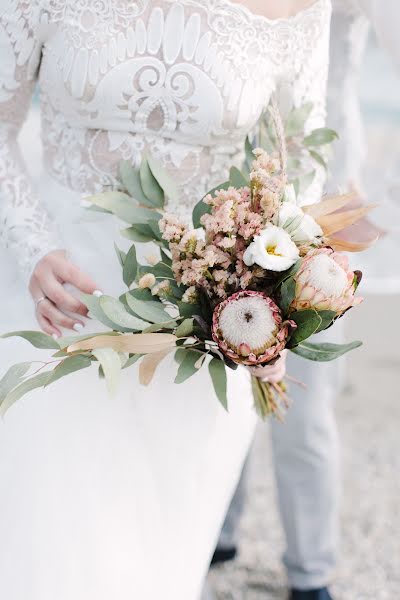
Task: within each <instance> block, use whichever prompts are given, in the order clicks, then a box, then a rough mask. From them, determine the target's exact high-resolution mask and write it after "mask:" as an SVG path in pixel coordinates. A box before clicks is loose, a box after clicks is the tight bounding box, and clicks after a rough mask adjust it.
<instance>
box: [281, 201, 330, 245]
mask: <svg viewBox="0 0 400 600" xmlns="http://www.w3.org/2000/svg"><path fill="white" fill-rule="evenodd" d="M275 223H276V225H278V226H279V227H282V228H283V229H284V230H285V231H286V232H287V233H288V234H289V235H290V237H291V239H292V240H293V241H294V242H296V243H298V244H305V243H307V242H313V241H314V240H315V239H316V238H320V237H322V236H323V235H324V232H323V231H322V229H321V227H320V226H319V225H318V223H317V222H316V221H315V219H313V217H311V216H310V215H306V214H305V213H304V211H303V210H302V209H301V208H300V206H297V205H296V204H294V203H293V202H284V203H283V204H282V205H281V207H280V209H279V212H278V214H277V216H276V218H275Z"/></svg>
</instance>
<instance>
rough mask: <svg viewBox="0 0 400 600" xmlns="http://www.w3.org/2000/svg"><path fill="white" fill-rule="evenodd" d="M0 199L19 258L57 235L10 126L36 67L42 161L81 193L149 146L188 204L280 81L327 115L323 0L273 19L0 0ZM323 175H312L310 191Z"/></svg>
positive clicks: (160, 6) (326, 9) (204, 8)
mask: <svg viewBox="0 0 400 600" xmlns="http://www.w3.org/2000/svg"><path fill="white" fill-rule="evenodd" d="M1 2H2V5H4V4H5V7H4V8H3V9H2V12H1V14H0V139H1V141H0V144H1V146H0V210H1V213H0V215H1V221H0V223H1V225H0V226H1V228H2V231H3V237H4V238H5V240H6V243H7V244H8V245H10V246H12V247H13V248H15V250H16V252H17V255H18V259H19V261H20V263H21V265H22V267H23V268H25V269H29V268H30V266H31V264H32V263H33V262H35V261H36V260H37V259H38V257H39V256H41V255H43V254H45V253H47V252H48V251H50V250H51V249H54V248H55V247H60V244H62V242H61V241H60V240H59V239H58V238H57V236H56V234H55V233H54V232H53V231H52V226H51V223H50V222H49V219H48V217H47V215H46V212H45V210H44V208H43V207H42V206H41V204H40V201H39V199H37V198H36V197H35V194H34V191H33V190H32V187H31V184H30V182H29V180H28V177H27V175H26V172H25V169H24V166H23V164H22V162H21V158H20V155H19V151H18V145H17V142H16V137H17V133H18V130H19V128H20V126H21V123H22V122H23V120H24V118H25V115H26V112H27V110H28V106H29V103H30V97H31V93H32V90H33V87H34V84H35V80H36V79H37V78H38V80H39V84H40V105H41V114H42V140H43V145H44V154H45V164H46V168H47V170H48V171H49V172H50V173H51V174H52V175H53V176H54V177H55V178H56V179H57V180H58V181H59V182H61V183H62V184H64V185H65V186H67V187H69V188H72V189H74V190H77V191H79V192H81V193H93V192H95V191H101V190H103V189H104V188H105V187H114V186H116V185H117V183H118V182H117V167H118V164H119V162H120V161H121V159H125V160H129V161H131V162H132V163H133V164H136V165H138V164H139V163H140V160H141V156H142V155H143V153H152V154H154V155H155V156H157V157H158V158H159V159H161V160H162V162H163V163H164V164H165V165H166V167H167V168H168V169H169V170H170V172H171V173H172V175H173V176H174V177H175V179H176V181H177V183H178V185H179V186H180V190H181V195H180V202H179V206H170V207H169V208H170V210H172V211H176V212H180V213H181V214H182V213H184V212H188V211H189V210H190V209H191V207H192V206H193V204H194V203H195V202H196V201H197V200H198V198H199V197H201V195H202V193H203V192H204V191H206V190H207V189H209V188H211V187H212V186H213V185H216V184H218V183H220V182H221V181H223V180H224V179H225V178H226V176H227V171H228V169H229V167H230V166H232V164H236V165H237V166H240V164H241V162H242V159H243V154H242V149H243V145H244V139H245V136H246V135H247V133H248V132H249V131H250V130H252V129H253V128H254V126H255V124H256V123H257V121H258V119H259V117H260V115H261V113H262V111H263V109H265V107H266V105H267V103H268V101H269V98H270V95H271V93H272V92H273V90H274V89H275V88H276V87H277V85H278V84H280V83H282V82H284V83H285V84H286V85H287V86H289V87H290V90H291V95H292V100H293V102H294V104H295V105H300V104H301V103H302V102H304V101H305V100H307V101H311V102H313V103H314V109H313V112H312V114H311V116H310V118H309V121H308V123H307V127H308V128H314V127H319V126H322V125H323V124H324V119H325V84H326V77H327V65H328V42H329V19H330V0H317V1H316V2H315V3H314V4H313V5H312V6H311V7H310V8H308V9H306V10H305V11H303V12H301V13H300V14H298V15H297V16H295V17H292V18H289V19H280V20H274V21H272V20H268V19H267V18H265V17H263V16H259V15H255V14H253V13H251V12H250V11H249V10H248V9H247V8H245V7H244V6H243V5H240V4H239V3H236V2H233V1H231V0H181V1H173V0H157V1H151V0H140V1H137V2H133V1H132V0H111V1H106V0H42V1H40V0H1ZM320 183H321V177H319V179H317V181H316V185H315V186H314V192H313V193H314V194H315V196H317V195H318V193H319V192H320V188H319V189H318V186H320Z"/></svg>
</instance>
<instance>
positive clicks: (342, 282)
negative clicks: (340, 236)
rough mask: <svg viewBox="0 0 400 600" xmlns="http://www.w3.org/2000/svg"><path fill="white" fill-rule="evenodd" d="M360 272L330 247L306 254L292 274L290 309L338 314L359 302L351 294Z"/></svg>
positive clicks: (355, 286) (359, 299) (353, 293)
mask: <svg viewBox="0 0 400 600" xmlns="http://www.w3.org/2000/svg"><path fill="white" fill-rule="evenodd" d="M360 276H361V274H360V273H359V272H357V273H354V272H353V271H352V270H351V269H350V268H349V261H348V258H347V256H345V255H344V254H340V253H339V252H334V251H333V250H332V249H331V248H321V249H319V250H315V251H314V252H312V253H311V254H309V255H308V256H307V257H306V258H305V259H304V260H303V262H302V264H301V267H300V269H299V271H298V272H297V273H296V275H295V280H296V292H295V298H294V300H293V302H292V305H291V308H292V309H293V310H305V309H309V308H315V309H316V310H332V311H335V312H336V313H337V314H338V315H340V314H342V313H343V312H344V311H346V310H347V309H348V308H350V307H351V306H355V305H357V304H360V303H361V302H362V298H356V297H355V291H356V289H357V286H358V284H359V282H360Z"/></svg>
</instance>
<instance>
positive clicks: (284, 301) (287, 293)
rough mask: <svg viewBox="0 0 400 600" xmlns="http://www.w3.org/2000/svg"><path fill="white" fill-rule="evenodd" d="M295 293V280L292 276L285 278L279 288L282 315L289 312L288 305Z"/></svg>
mask: <svg viewBox="0 0 400 600" xmlns="http://www.w3.org/2000/svg"><path fill="white" fill-rule="evenodd" d="M295 293H296V282H295V280H294V279H293V277H289V278H288V279H286V280H285V281H284V282H283V283H282V285H281V290H280V304H279V306H280V309H281V311H282V312H283V314H284V315H287V314H288V312H289V307H290V305H291V303H292V301H293V298H294V296H295Z"/></svg>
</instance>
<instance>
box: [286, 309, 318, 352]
mask: <svg viewBox="0 0 400 600" xmlns="http://www.w3.org/2000/svg"><path fill="white" fill-rule="evenodd" d="M290 318H291V319H292V321H294V322H295V323H296V325H297V329H295V330H294V332H293V333H292V335H291V338H290V340H289V343H288V345H287V347H288V348H294V347H295V346H298V345H299V344H300V343H301V342H303V341H304V340H307V339H308V338H309V337H311V336H312V335H313V334H314V333H316V331H318V329H319V327H320V325H321V323H322V319H321V317H320V316H319V315H318V313H317V311H316V310H314V309H310V310H300V311H298V312H294V313H292V314H291V315H290Z"/></svg>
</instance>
